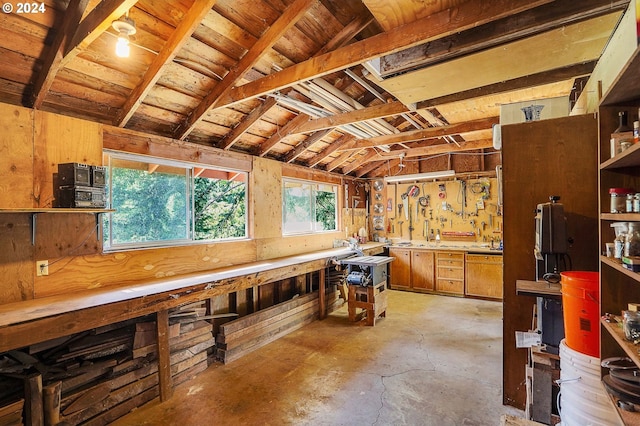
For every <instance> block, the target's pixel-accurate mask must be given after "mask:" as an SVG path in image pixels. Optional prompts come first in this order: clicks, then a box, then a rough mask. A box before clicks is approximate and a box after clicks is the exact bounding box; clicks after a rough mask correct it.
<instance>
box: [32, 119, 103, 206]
mask: <svg viewBox="0 0 640 426" xmlns="http://www.w3.org/2000/svg"><path fill="white" fill-rule="evenodd" d="M34 119H35V125H34V131H35V133H34V144H33V146H34V161H33V162H34V173H33V176H34V179H33V194H34V197H35V199H36V205H37V206H38V207H54V190H53V185H54V181H53V175H54V173H57V171H58V164H60V163H83V164H90V165H97V166H100V165H102V125H101V124H97V123H92V122H90V121H85V120H80V119H77V118H71V117H66V116H63V115H57V114H52V113H48V112H42V111H36V112H35V117H34Z"/></svg>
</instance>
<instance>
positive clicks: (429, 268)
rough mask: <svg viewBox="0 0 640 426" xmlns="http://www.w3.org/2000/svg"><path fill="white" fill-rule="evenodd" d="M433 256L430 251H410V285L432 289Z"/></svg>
mask: <svg viewBox="0 0 640 426" xmlns="http://www.w3.org/2000/svg"><path fill="white" fill-rule="evenodd" d="M434 257H435V256H434V254H433V252H432V251H427V250H412V251H411V287H412V288H413V289H417V290H429V291H433V289H434V282H433V281H434V279H433V267H434V265H433V264H434Z"/></svg>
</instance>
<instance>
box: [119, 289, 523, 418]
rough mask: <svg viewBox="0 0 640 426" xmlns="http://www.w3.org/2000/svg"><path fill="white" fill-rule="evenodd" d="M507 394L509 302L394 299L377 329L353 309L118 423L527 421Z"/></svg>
mask: <svg viewBox="0 0 640 426" xmlns="http://www.w3.org/2000/svg"><path fill="white" fill-rule="evenodd" d="M523 374H524V373H523ZM523 380H524V377H523ZM501 387H502V303H498V302H488V301H479V300H472V299H462V298H454V297H445V296H433V295H426V294H416V293H408V292H398V291H391V290H390V295H389V306H388V309H387V317H386V318H383V319H380V320H379V321H378V322H377V323H376V326H375V327H366V326H364V325H363V324H360V323H358V324H354V323H350V322H349V321H348V316H347V311H346V306H345V307H343V308H341V309H340V310H338V311H336V312H334V313H332V314H331V315H330V316H329V317H328V318H327V319H325V320H323V321H316V322H314V323H313V324H310V325H308V326H306V327H304V328H302V329H300V330H298V331H295V332H294V333H292V334H290V335H288V336H286V337H283V338H281V339H279V340H277V341H276V342H274V343H271V344H269V345H267V346H265V347H263V348H261V349H258V350H257V351H254V352H253V353H251V354H249V355H247V356H245V357H243V358H241V359H239V360H236V361H233V362H231V363H230V364H227V365H222V364H215V365H213V366H211V367H209V368H208V369H207V370H206V371H205V372H203V373H200V374H199V375H198V376H197V377H196V378H194V379H193V380H190V381H187V382H185V383H183V384H181V385H179V386H177V387H176V389H175V391H174V395H173V396H172V398H171V399H170V400H169V401H167V402H164V403H162V404H160V403H159V402H157V401H154V402H152V403H150V404H148V405H146V406H145V407H143V408H139V409H137V410H135V411H133V412H132V413H130V414H129V415H127V416H126V417H124V418H122V419H120V420H119V421H118V422H116V423H115V424H116V425H159V424H162V425H184V426H186V425H189V426H194V425H438V426H447V425H456V426H459V425H468V426H480V425H492V426H493V425H499V424H500V417H501V415H502V414H511V415H516V416H518V417H523V413H522V412H521V411H519V410H516V409H515V408H513V407H508V406H503V405H502V390H501Z"/></svg>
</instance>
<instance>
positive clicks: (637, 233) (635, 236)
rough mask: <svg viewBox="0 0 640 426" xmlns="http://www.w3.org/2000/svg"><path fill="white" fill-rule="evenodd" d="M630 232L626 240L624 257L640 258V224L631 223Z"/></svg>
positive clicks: (629, 225)
mask: <svg viewBox="0 0 640 426" xmlns="http://www.w3.org/2000/svg"><path fill="white" fill-rule="evenodd" d="M628 227H629V231H628V232H627V234H626V235H625V240H624V256H625V257H637V256H640V222H629V224H628Z"/></svg>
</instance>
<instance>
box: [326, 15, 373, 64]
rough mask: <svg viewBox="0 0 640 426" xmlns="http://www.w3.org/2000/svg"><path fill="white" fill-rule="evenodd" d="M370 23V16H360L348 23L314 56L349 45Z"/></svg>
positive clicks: (371, 18) (371, 20)
mask: <svg viewBox="0 0 640 426" xmlns="http://www.w3.org/2000/svg"><path fill="white" fill-rule="evenodd" d="M371 22H373V16H371V15H370V14H367V15H360V16H358V17H357V18H356V19H354V20H353V21H351V22H349V23H348V24H347V25H346V26H345V27H344V28H343V29H342V30H341V31H340V32H339V33H338V34H336V35H335V36H334V37H333V38H332V39H331V41H329V43H327V44H325V45H324V46H323V47H322V49H320V50H319V51H318V52H316V54H315V55H314V56H318V55H322V54H324V53H328V52H331V51H333V50H335V49H337V48H339V47H342V46H344V45H346V44H347V43H349V42H350V41H351V40H353V38H354V37H355V36H356V35H358V34H359V33H360V31H362V30H364V29H365V28H366V27H367V26H368V25H369V24H370V23H371Z"/></svg>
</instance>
